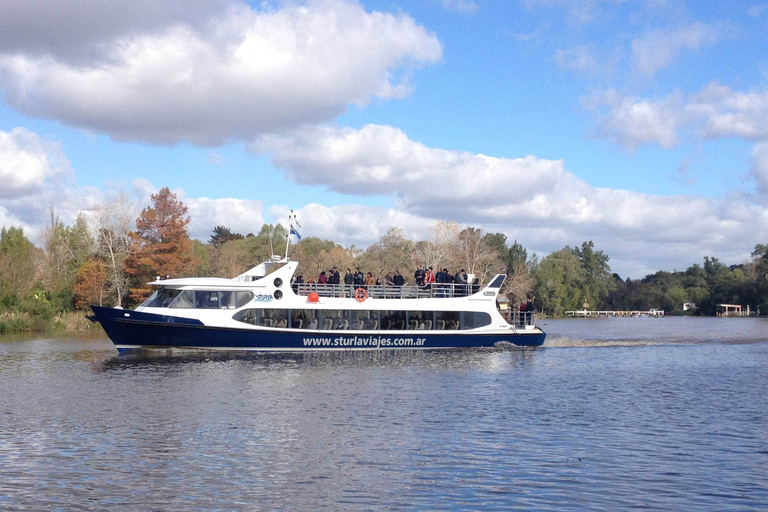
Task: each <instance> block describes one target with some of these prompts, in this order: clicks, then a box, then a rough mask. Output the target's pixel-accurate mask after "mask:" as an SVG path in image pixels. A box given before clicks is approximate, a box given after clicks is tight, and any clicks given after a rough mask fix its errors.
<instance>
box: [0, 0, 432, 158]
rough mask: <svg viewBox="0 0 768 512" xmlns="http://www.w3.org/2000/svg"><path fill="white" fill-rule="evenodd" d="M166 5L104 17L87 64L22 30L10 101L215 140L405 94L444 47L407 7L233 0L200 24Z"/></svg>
mask: <svg viewBox="0 0 768 512" xmlns="http://www.w3.org/2000/svg"><path fill="white" fill-rule="evenodd" d="M78 5H79V4H78ZM173 5H175V4H171V7H172V6H173ZM195 5H196V4H195ZM38 8H39V6H38ZM30 9H32V8H30ZM20 10H22V11H23V9H20ZM171 11H172V13H171V14H173V15H177V16H176V18H174V16H170V17H169V18H167V23H168V24H166V25H165V26H151V25H152V23H151V22H150V21H148V20H146V19H144V17H140V18H141V19H139V20H138V21H136V20H134V21H135V22H136V23H137V27H138V28H135V30H133V31H128V29H127V28H124V27H123V25H122V24H121V23H119V22H118V21H119V20H113V19H112V18H109V19H111V20H112V22H111V25H112V26H113V27H112V28H113V32H114V33H113V34H112V33H110V32H109V31H108V30H106V31H105V33H103V34H102V36H101V37H102V39H101V40H99V41H98V42H93V41H91V42H90V43H89V42H86V41H81V43H82V45H83V47H85V46H87V47H88V48H89V49H90V51H94V52H97V53H100V55H99V56H98V58H92V59H91V60H89V61H88V62H87V63H72V62H71V59H70V57H71V54H70V53H67V54H65V55H63V54H62V53H61V52H57V51H55V50H50V51H49V50H48V49H47V47H42V48H41V47H40V45H42V44H44V42H45V41H43V42H42V43H41V42H35V43H34V44H33V42H30V41H26V40H25V39H24V38H23V37H22V36H23V34H20V33H17V36H16V39H15V40H14V41H11V42H10V43H15V47H14V44H10V47H11V48H13V49H14V50H15V51H6V52H4V53H2V54H0V88H1V89H2V91H3V92H4V94H5V101H6V102H7V103H8V104H10V105H11V106H13V107H14V108H16V109H17V110H19V111H20V112H22V113H25V114H27V115H31V116H36V117H42V118H48V119H57V120H60V121H61V122H64V123H66V124H69V125H73V126H76V127H80V128H87V129H91V130H94V131H97V132H101V133H107V134H109V135H110V136H111V137H113V138H114V139H116V140H121V141H127V140H139V141H145V142H150V143H155V144H173V143H177V142H182V141H187V142H192V143H194V144H199V145H217V144H221V143H224V142H226V141H228V140H238V139H245V138H249V137H252V136H254V135H256V134H259V133H265V132H273V131H279V130H282V129H286V128H293V127H296V126H300V125H303V124H307V123H317V122H321V121H327V120H330V119H333V118H334V117H336V116H337V115H339V114H340V113H342V112H343V111H344V110H345V109H346V107H347V105H348V104H350V103H355V104H365V103H367V102H369V101H370V100H371V99H372V98H392V97H401V96H403V95H405V94H407V93H408V92H409V83H408V76H409V71H410V70H411V69H413V68H416V67H419V66H421V65H424V64H429V63H434V62H437V61H438V60H439V59H440V58H441V55H442V48H441V45H440V42H439V41H438V40H437V37H436V36H435V35H434V34H432V33H430V32H429V31H427V30H426V29H425V28H424V27H422V26H420V25H418V24H417V23H416V22H415V21H414V20H413V19H412V18H410V17H409V16H407V15H404V14H398V15H394V14H389V13H380V12H371V13H369V12H366V11H365V10H364V9H363V8H362V7H361V6H360V5H359V4H357V3H354V2H349V1H343V0H310V1H309V2H307V3H306V4H305V5H295V4H285V5H282V6H281V7H280V8H279V9H271V8H269V7H264V9H263V10H253V9H251V8H250V7H248V6H247V5H246V4H241V3H232V4H229V7H228V9H226V10H223V11H222V12H220V13H219V16H218V17H213V18H211V21H210V22H209V23H207V24H202V25H195V24H192V23H190V22H188V20H187V17H186V16H182V15H181V14H180V13H179V12H177V11H176V10H174V9H172V8H171ZM131 12H133V11H131ZM134 14H135V13H134ZM136 17H137V16H134V18H136ZM46 19H48V18H47V17H44V18H43V21H39V20H38V21H37V23H43V24H44V20H46ZM49 22H50V23H51V24H59V23H60V22H59V20H55V19H49ZM29 23H32V20H29ZM108 25H110V23H108ZM46 27H47V25H44V26H40V27H38V28H37V30H39V31H44V30H45V29H46ZM142 27H144V28H146V31H142V30H141V28H142ZM51 30H54V32H55V29H54V28H53V27H51ZM16 32H18V31H15V32H14V33H16ZM110 36H112V37H111V38H110ZM5 37H9V36H7V35H6V36H5ZM62 37H64V36H62ZM43 39H45V38H43ZM75 39H77V38H75ZM35 44H37V45H38V46H35ZM47 44H49V45H51V46H52V47H53V45H54V41H49V42H48V43H47Z"/></svg>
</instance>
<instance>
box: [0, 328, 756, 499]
mask: <svg viewBox="0 0 768 512" xmlns="http://www.w3.org/2000/svg"><path fill="white" fill-rule="evenodd" d="M543 327H544V329H545V330H546V331H547V332H548V333H549V337H548V340H547V343H546V344H545V346H544V347H542V348H538V349H515V350H505V351H451V352H420V351H405V352H375V353H361V352H347V353H328V354H304V355H302V354H288V355H254V354H231V353H227V354H214V353H199V352H192V353H172V354H166V353H156V354H150V355H147V354H144V355H129V356H118V355H117V352H116V351H115V350H114V349H113V348H112V346H111V344H110V343H109V341H108V340H106V339H102V338H98V339H51V338H40V339H26V340H21V339H9V338H3V339H2V340H0V509H2V510H67V511H69V510H510V509H519V510H533V509H536V510H626V509H642V510H712V511H715V510H716V511H721V510H765V509H766V508H768V321H766V320H759V319H697V318H693V319H692V318H664V319H648V318H644V319H643V318H641V319H612V320H560V321H555V320H550V321H545V322H544V324H543Z"/></svg>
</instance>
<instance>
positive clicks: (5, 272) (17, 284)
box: [0, 226, 37, 301]
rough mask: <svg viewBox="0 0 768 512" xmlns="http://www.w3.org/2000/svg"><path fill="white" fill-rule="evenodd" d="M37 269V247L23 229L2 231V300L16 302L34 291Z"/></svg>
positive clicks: (0, 294)
mask: <svg viewBox="0 0 768 512" xmlns="http://www.w3.org/2000/svg"><path fill="white" fill-rule="evenodd" d="M36 274H37V268H36V264H35V246H34V245H32V243H31V242H30V241H29V240H28V239H27V237H26V236H25V235H24V230H23V229H22V228H17V227H13V226H11V227H10V228H5V227H3V228H2V229H1V230H0V299H3V300H5V298H6V297H7V298H8V299H10V300H12V301H16V300H18V299H19V298H21V297H24V296H26V295H27V293H29V291H30V290H31V289H32V285H33V284H34V282H35V278H36Z"/></svg>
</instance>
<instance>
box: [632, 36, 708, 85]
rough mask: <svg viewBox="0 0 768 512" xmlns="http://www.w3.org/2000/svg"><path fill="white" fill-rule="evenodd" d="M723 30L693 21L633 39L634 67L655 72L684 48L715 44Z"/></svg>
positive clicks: (648, 72)
mask: <svg viewBox="0 0 768 512" xmlns="http://www.w3.org/2000/svg"><path fill="white" fill-rule="evenodd" d="M719 37H720V35H719V31H718V30H717V29H716V28H715V27H712V26H708V25H704V24H702V23H693V24H691V25H687V26H684V27H681V28H679V29H677V30H672V31H663V30H654V31H652V32H649V33H647V34H645V35H644V36H643V37H640V38H637V39H634V40H633V41H632V67H633V69H634V70H635V71H637V72H639V73H641V74H644V75H653V74H655V73H656V72H657V71H658V70H660V69H662V68H665V67H666V66H668V65H669V64H670V63H671V62H672V60H674V58H675V57H676V56H677V54H678V53H679V52H680V51H681V50H684V49H688V50H698V49H699V48H701V47H703V46H707V45H711V44H714V43H715V42H717V40H718V39H719Z"/></svg>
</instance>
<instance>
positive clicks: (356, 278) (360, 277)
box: [352, 268, 365, 286]
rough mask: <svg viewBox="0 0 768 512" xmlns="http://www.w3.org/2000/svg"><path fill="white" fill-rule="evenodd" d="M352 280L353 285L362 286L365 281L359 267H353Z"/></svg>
mask: <svg viewBox="0 0 768 512" xmlns="http://www.w3.org/2000/svg"><path fill="white" fill-rule="evenodd" d="M352 281H353V282H354V284H355V286H363V284H364V283H365V276H364V275H363V273H362V272H360V268H356V269H355V275H354V278H353V280H352Z"/></svg>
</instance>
